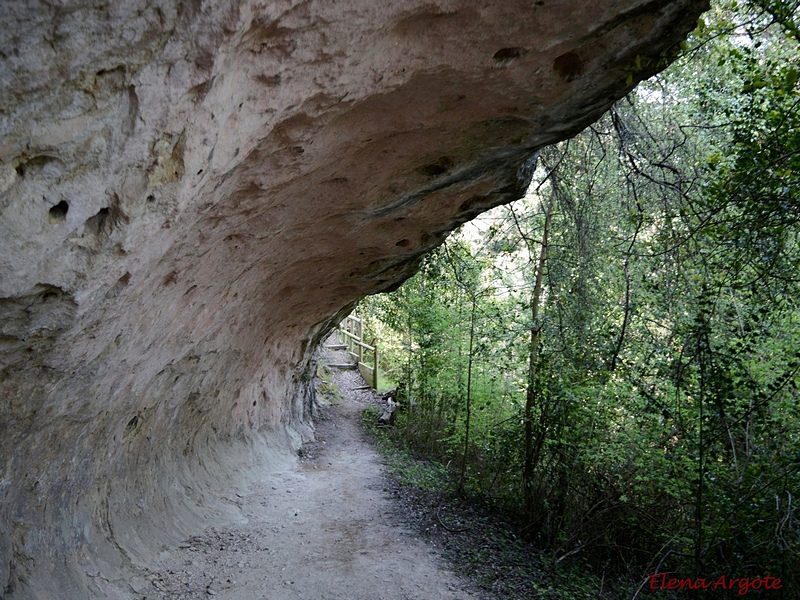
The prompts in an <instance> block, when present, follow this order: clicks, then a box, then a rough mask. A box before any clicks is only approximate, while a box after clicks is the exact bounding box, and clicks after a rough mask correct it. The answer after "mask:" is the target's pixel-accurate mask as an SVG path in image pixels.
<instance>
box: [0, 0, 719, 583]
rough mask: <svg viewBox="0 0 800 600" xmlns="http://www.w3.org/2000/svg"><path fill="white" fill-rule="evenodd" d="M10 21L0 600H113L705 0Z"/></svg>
mask: <svg viewBox="0 0 800 600" xmlns="http://www.w3.org/2000/svg"><path fill="white" fill-rule="evenodd" d="M3 8H4V12H5V15H6V16H5V17H4V19H5V21H4V25H3V27H2V28H0V82H1V83H0V432H2V435H1V436H0V459H2V462H0V469H1V470H0V590H4V593H5V595H8V596H10V597H15V598H17V597H19V598H24V597H39V598H54V597H58V598H70V597H81V598H85V597H86V596H87V595H90V596H91V595H94V596H98V597H123V598H124V597H127V596H126V594H128V593H130V592H131V589H130V587H129V586H127V584H126V576H127V574H128V573H129V571H130V569H131V568H132V567H134V566H135V565H137V564H139V563H140V562H141V557H143V556H149V555H151V554H152V553H153V552H158V550H159V548H160V547H162V546H164V545H166V544H170V543H174V542H175V541H176V540H179V539H183V538H185V537H187V536H188V535H190V534H192V533H193V532H196V531H197V530H198V527H200V526H201V525H202V524H208V523H213V522H216V521H220V522H226V521H230V520H231V519H235V518H237V515H238V513H237V510H236V508H235V506H233V505H232V504H230V503H226V502H225V500H224V498H225V496H224V495H222V494H220V493H219V490H220V489H223V488H225V487H228V486H231V485H233V484H234V482H242V481H243V480H245V479H246V478H247V476H248V474H251V476H252V474H253V473H256V472H257V471H258V470H259V469H261V470H263V469H274V468H277V466H279V465H280V464H283V463H284V461H287V460H290V458H289V457H290V455H291V453H292V451H293V450H294V449H296V448H297V446H298V445H299V444H300V443H301V441H302V440H303V438H308V437H309V436H310V435H311V434H312V430H311V428H310V412H311V410H312V394H311V389H310V385H309V384H310V381H311V375H310V373H311V370H310V367H311V366H312V363H313V349H314V347H315V346H316V343H317V342H318V340H320V339H321V337H322V336H323V335H324V334H325V333H326V332H327V330H328V328H329V327H330V325H331V323H333V322H335V321H336V319H337V316H340V315H342V314H343V313H344V312H346V311H347V310H348V309H349V308H350V307H351V306H352V304H353V303H354V302H355V301H357V300H358V299H359V298H360V297H362V296H363V295H365V294H370V293H375V292H378V291H381V290H386V289H389V288H391V287H392V286H395V285H397V284H398V283H399V282H400V281H402V279H403V278H405V277H407V276H408V275H409V274H410V273H411V272H413V269H414V265H415V261H416V259H417V258H418V257H419V256H420V255H421V254H422V253H424V252H425V251H426V250H428V249H430V248H432V247H433V246H435V245H436V244H438V243H440V242H441V241H442V240H443V239H444V238H445V237H446V235H447V234H448V232H450V231H451V230H452V229H453V228H454V227H456V226H457V225H458V224H459V223H461V222H463V221H465V220H468V219H469V218H471V217H473V216H475V215H476V214H478V213H479V212H481V211H482V210H485V209H487V208H489V207H491V206H494V205H497V204H499V203H501V202H505V201H509V200H511V199H514V198H516V197H519V196H520V195H521V193H522V192H523V191H524V189H525V187H526V184H527V181H528V178H529V177H530V166H531V160H530V159H531V157H532V155H533V153H534V151H535V150H536V149H537V148H538V147H540V146H542V145H544V144H547V143H550V142H554V141H556V140H559V139H563V138H564V137H565V136H568V135H570V134H571V133H574V132H576V131H578V130H579V129H581V128H582V127H583V126H585V125H586V124H588V123H589V122H591V121H592V120H593V119H594V118H596V117H597V116H598V115H599V114H600V113H601V112H602V111H603V110H604V109H605V108H607V107H608V106H609V105H610V104H611V103H612V102H613V101H614V100H615V99H617V98H619V97H620V96H621V95H622V94H624V93H625V92H626V91H627V90H628V89H629V85H628V81H627V80H628V76H629V75H632V76H633V80H634V81H635V80H638V79H640V78H642V77H644V76H646V75H648V74H649V73H650V72H652V71H653V70H654V69H656V68H657V67H658V65H659V61H660V58H661V57H662V54H663V53H665V52H667V53H668V52H669V49H670V48H671V47H673V45H674V44H676V43H677V42H679V41H680V40H681V38H682V37H683V36H684V35H685V34H686V33H687V32H688V31H689V30H690V29H691V28H692V27H693V24H694V21H695V19H696V17H697V15H698V14H699V12H700V10H702V9H703V8H704V0H674V1H667V0H649V1H641V0H610V1H608V2H594V1H589V0H565V1H560V2H553V1H552V0H536V1H534V0H524V1H523V0H506V1H504V2H486V3H477V2H467V1H455V0H434V1H422V0H398V1H395V2H374V1H372V0H361V1H347V0H335V1H334V0H309V1H274V2H258V1H255V0H252V1H245V0H242V1H241V2H237V1H235V0H227V1H226V0H209V1H201V0H186V1H179V0H158V1H152V0H126V1H125V2H107V1H102V0H72V1H70V0H62V1H58V0H52V1H41V2H35V1H33V0H30V1H25V0H9V1H7V2H5V3H4V7H3ZM637 56H639V57H640V58H639V60H638V61H637V60H636V57H637ZM636 64H641V65H644V68H645V70H643V71H639V72H636V71H635V70H633V65H636Z"/></svg>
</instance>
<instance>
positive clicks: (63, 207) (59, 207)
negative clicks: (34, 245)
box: [50, 200, 69, 223]
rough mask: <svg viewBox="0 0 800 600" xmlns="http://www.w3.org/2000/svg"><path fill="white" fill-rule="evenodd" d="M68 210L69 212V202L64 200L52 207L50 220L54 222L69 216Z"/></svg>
mask: <svg viewBox="0 0 800 600" xmlns="http://www.w3.org/2000/svg"><path fill="white" fill-rule="evenodd" d="M67 212H69V204H67V202H66V201H64V200H62V201H61V202H59V203H58V204H56V205H55V206H53V207H52V208H51V209H50V220H51V221H52V222H54V223H57V222H58V221H63V220H64V219H65V218H66V216H67Z"/></svg>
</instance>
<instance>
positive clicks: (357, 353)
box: [338, 315, 378, 390]
mask: <svg viewBox="0 0 800 600" xmlns="http://www.w3.org/2000/svg"><path fill="white" fill-rule="evenodd" d="M338 331H339V342H340V343H342V344H345V345H346V346H347V351H348V352H349V353H350V356H351V357H352V358H353V360H355V361H356V364H357V365H358V371H359V372H360V373H361V376H362V377H363V378H364V381H366V382H367V383H368V384H369V385H370V387H372V388H373V389H375V390H377V389H378V348H377V347H376V346H370V345H369V344H366V343H364V322H363V321H362V320H361V319H359V318H358V317H355V316H353V315H348V316H346V317H345V318H344V319H342V322H341V323H339V327H338ZM365 359H366V360H367V361H368V362H371V363H372V365H369V364H366V363H365V362H364V360H365Z"/></svg>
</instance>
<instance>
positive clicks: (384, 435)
mask: <svg viewBox="0 0 800 600" xmlns="http://www.w3.org/2000/svg"><path fill="white" fill-rule="evenodd" d="M380 413H381V409H380V407H378V406H369V407H367V409H366V410H365V411H364V412H363V414H362V417H361V422H362V425H363V426H364V428H365V429H366V430H367V431H368V432H369V433H370V434H371V436H372V439H373V440H374V443H375V447H376V449H377V450H378V452H379V453H380V455H381V456H382V458H383V462H384V464H385V466H386V470H387V475H388V478H389V483H390V486H389V489H390V490H391V493H392V494H393V496H394V499H395V502H396V505H397V506H398V514H397V516H398V517H399V519H400V520H401V522H403V524H404V525H406V526H408V527H411V528H412V529H414V530H416V531H417V532H418V533H419V534H420V535H421V536H423V537H425V538H426V539H427V540H428V542H429V543H430V544H432V545H433V546H435V547H437V548H439V549H441V550H442V554H443V556H444V558H445V560H447V562H448V563H449V566H450V568H451V569H453V570H454V571H455V572H457V573H458V574H459V575H461V576H462V577H463V578H464V579H465V580H467V581H469V582H471V583H472V584H473V586H474V587H475V589H476V592H477V594H478V595H479V596H480V597H481V598H483V599H486V600H499V599H501V598H502V599H503V600H506V599H508V600H523V599H524V600H530V599H536V598H546V599H553V600H588V599H592V600H594V599H609V600H610V599H612V598H623V597H630V594H629V593H627V591H626V590H627V587H626V586H624V585H621V584H620V583H618V582H612V581H609V580H606V579H604V578H602V577H598V576H597V575H595V574H594V573H592V572H591V571H590V570H589V568H588V567H587V566H585V565H582V564H581V563H579V562H569V561H568V560H565V561H563V562H562V563H556V562H555V560H554V559H553V558H552V557H551V556H549V555H547V554H545V553H543V552H541V551H540V550H538V549H537V548H535V547H534V546H533V545H532V544H530V543H528V542H526V541H524V540H523V539H522V537H521V536H520V528H519V526H518V524H516V523H515V522H514V519H513V515H509V514H508V513H504V512H503V511H502V510H500V509H499V508H498V507H497V506H492V505H490V504H488V503H487V502H485V500H483V499H481V498H476V497H472V498H467V497H463V496H458V495H456V494H455V493H454V492H453V490H454V488H455V486H454V485H453V478H452V476H451V474H450V473H449V472H448V470H447V468H446V466H445V465H442V464H440V463H436V462H433V461H430V460H425V459H424V458H420V457H418V456H415V455H413V454H412V453H411V452H410V451H409V450H408V449H407V448H405V447H404V445H403V443H402V440H399V439H397V436H396V433H397V432H398V430H397V429H395V428H390V427H381V426H379V425H378V422H377V419H378V416H379V415H380Z"/></svg>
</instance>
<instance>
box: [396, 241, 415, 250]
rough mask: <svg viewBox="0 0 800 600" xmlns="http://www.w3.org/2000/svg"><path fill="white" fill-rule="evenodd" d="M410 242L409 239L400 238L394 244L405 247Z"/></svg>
mask: <svg viewBox="0 0 800 600" xmlns="http://www.w3.org/2000/svg"><path fill="white" fill-rule="evenodd" d="M410 243H411V242H410V241H408V240H400V241H399V242H397V243H396V244H395V246H400V247H402V248H405V247H406V246H408V245H409V244H410Z"/></svg>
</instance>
